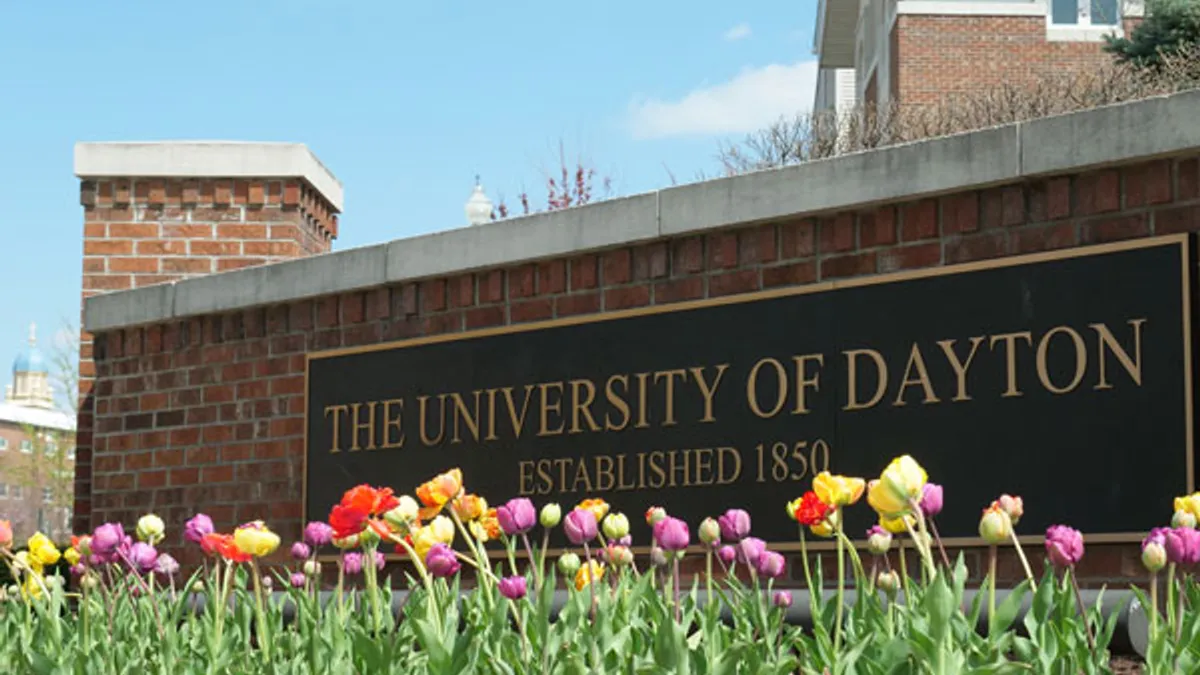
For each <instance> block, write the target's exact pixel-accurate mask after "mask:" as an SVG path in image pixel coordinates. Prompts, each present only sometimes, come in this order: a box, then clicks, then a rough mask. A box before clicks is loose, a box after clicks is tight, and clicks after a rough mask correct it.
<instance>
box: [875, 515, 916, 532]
mask: <svg viewBox="0 0 1200 675" xmlns="http://www.w3.org/2000/svg"><path fill="white" fill-rule="evenodd" d="M906 522H907V523H908V527H905V525H904V524H905V523H906ZM879 526H880V527H882V528H883V529H885V530H887V531H888V532H890V533H892V534H905V533H906V532H908V529H909V528H910V527H911V528H912V529H913V531H914V532H915V531H916V529H917V519H916V518H914V517H913V516H911V515H909V516H901V517H899V518H884V517H883V516H880V517H879Z"/></svg>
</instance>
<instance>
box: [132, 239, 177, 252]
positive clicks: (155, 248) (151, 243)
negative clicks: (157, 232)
mask: <svg viewBox="0 0 1200 675" xmlns="http://www.w3.org/2000/svg"><path fill="white" fill-rule="evenodd" d="M137 253H138V255H188V242H186V241H180V240H178V239H159V240H143V241H139V242H138V243H137Z"/></svg>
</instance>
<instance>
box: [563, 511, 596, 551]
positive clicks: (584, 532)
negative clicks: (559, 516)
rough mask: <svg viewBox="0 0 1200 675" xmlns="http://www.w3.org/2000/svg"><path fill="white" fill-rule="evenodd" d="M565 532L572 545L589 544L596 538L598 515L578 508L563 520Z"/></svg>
mask: <svg viewBox="0 0 1200 675" xmlns="http://www.w3.org/2000/svg"><path fill="white" fill-rule="evenodd" d="M563 530H564V531H565V532H566V533H567V539H569V540H570V541H571V543H572V544H575V545H576V546H579V545H581V544H584V543H587V542H589V541H591V540H593V539H595V538H596V515H595V514H594V513H592V512H591V511H589V510H587V509H581V508H576V509H574V510H572V511H571V512H570V513H568V514H567V517H566V518H565V519H563Z"/></svg>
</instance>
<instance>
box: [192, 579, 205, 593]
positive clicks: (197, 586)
mask: <svg viewBox="0 0 1200 675" xmlns="http://www.w3.org/2000/svg"><path fill="white" fill-rule="evenodd" d="M192 592H193V593H203V592H204V582H203V581H201V580H200V579H197V580H196V583H194V584H192Z"/></svg>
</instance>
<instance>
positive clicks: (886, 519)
mask: <svg viewBox="0 0 1200 675" xmlns="http://www.w3.org/2000/svg"><path fill="white" fill-rule="evenodd" d="M864 495H865V497H866V501H867V503H868V504H869V506H870V507H871V508H873V509H874V510H875V511H876V512H877V514H878V515H879V524H878V525H877V526H875V527H872V528H871V530H870V531H869V532H868V533H867V540H866V545H865V547H864V548H863V550H862V551H860V550H858V549H857V548H856V547H855V546H854V544H853V543H852V542H851V540H850V539H849V537H848V536H847V535H846V533H845V532H844V531H843V529H842V527H841V523H842V513H843V511H844V510H845V509H847V508H851V507H853V506H854V505H856V504H858V503H859V502H860V501H861V500H862V499H863V497H864ZM1175 506H1176V513H1175V515H1174V517H1173V522H1172V527H1171V528H1163V529H1157V530H1154V531H1153V532H1151V533H1150V534H1149V535H1148V536H1147V538H1146V540H1145V542H1144V544H1143V561H1144V562H1145V564H1146V567H1147V569H1148V570H1149V571H1150V574H1151V576H1150V580H1151V583H1150V584H1149V588H1150V592H1149V594H1143V593H1142V592H1141V590H1139V589H1135V593H1137V594H1138V597H1139V599H1140V601H1141V602H1142V604H1143V606H1145V607H1154V608H1156V609H1155V611H1153V612H1151V636H1150V646H1149V653H1148V655H1147V664H1146V669H1147V672H1160V673H1168V672H1171V673H1174V672H1180V673H1192V672H1197V670H1198V669H1200V666H1198V665H1197V663H1198V661H1197V659H1198V657H1200V649H1198V648H1200V621H1198V620H1197V618H1198V617H1200V612H1196V611H1195V608H1196V607H1197V606H1198V605H1197V603H1198V602H1200V589H1198V588H1197V586H1196V585H1195V584H1194V583H1193V582H1192V580H1191V577H1190V576H1189V574H1187V573H1180V571H1182V570H1190V569H1191V568H1192V567H1193V566H1194V565H1195V564H1196V563H1197V561H1198V559H1200V531H1197V530H1196V529H1195V526H1196V516H1197V514H1200V493H1198V494H1196V495H1191V496H1188V497H1181V498H1179V499H1177V500H1176V505H1175ZM1023 508H1024V505H1023V504H1022V501H1021V500H1020V498H1018V497H1011V496H1007V495H1002V496H1001V497H1000V498H998V499H997V500H996V501H995V502H993V503H992V504H991V505H990V506H988V508H986V509H985V510H984V511H983V515H982V517H981V519H980V526H979V532H980V535H981V536H982V537H983V538H984V539H985V540H986V541H987V542H988V543H989V545H990V547H989V551H990V556H989V560H990V563H991V564H990V573H989V575H988V577H987V580H986V581H985V582H984V586H983V587H982V588H981V589H980V590H981V592H979V593H976V594H972V597H971V599H970V600H968V599H967V595H968V594H967V593H966V590H967V589H966V579H967V573H966V568H965V566H964V564H963V562H962V560H961V558H960V559H959V560H957V561H953V562H952V561H951V560H949V558H948V557H947V556H946V554H945V551H944V550H943V549H942V547H941V543H940V541H939V539H938V536H937V528H936V517H937V515H938V513H939V512H940V511H941V509H942V488H941V487H940V486H937V485H934V484H932V483H929V482H928V480H927V477H926V474H925V471H924V470H923V469H922V468H921V467H920V465H918V464H917V462H916V461H915V460H913V459H912V458H911V457H908V456H904V457H900V458H897V459H896V460H894V461H893V462H892V463H891V464H890V465H889V466H888V467H887V468H886V469H885V470H884V471H883V472H882V474H881V475H880V476H879V478H878V479H877V480H873V481H871V482H870V483H867V482H866V481H864V480H862V479H859V478H850V477H845V476H834V475H830V474H829V473H827V472H826V473H822V474H820V475H818V476H817V477H816V479H815V480H814V481H813V489H812V490H811V491H809V492H807V493H805V494H804V495H802V496H801V497H799V498H798V499H796V500H795V501H793V502H791V503H789V504H788V505H787V512H788V514H789V515H790V516H791V517H792V518H793V519H795V520H796V521H797V523H798V534H799V539H800V542H801V546H802V551H804V553H803V554H802V555H801V560H802V567H803V573H804V578H805V581H806V583H807V586H808V588H809V589H810V591H811V589H814V588H816V589H820V588H824V587H825V582H826V577H827V576H831V577H832V578H831V580H832V581H833V582H834V584H835V587H836V593H834V594H832V597H824V596H822V594H820V593H812V592H810V593H807V594H805V597H806V600H807V602H808V603H810V604H809V607H808V609H809V612H810V615H811V617H813V621H812V624H813V625H812V627H811V630H801V629H800V628H799V627H798V626H795V625H791V624H789V623H787V622H786V621H784V615H785V609H786V608H787V607H789V606H790V605H791V604H792V602H793V596H792V593H791V592H790V591H787V590H777V589H776V588H775V584H776V581H777V580H778V579H779V578H781V577H782V575H783V574H784V572H785V567H786V564H785V560H784V557H783V556H782V555H781V554H779V553H778V552H775V551H771V550H770V549H769V547H768V546H767V545H766V544H765V543H764V542H763V541H762V540H760V539H757V538H755V537H754V536H753V528H752V522H751V517H750V514H748V513H746V512H745V511H741V510H738V509H730V510H728V511H726V512H725V513H724V514H723V515H721V516H720V517H718V518H708V519H705V520H704V521H703V522H701V523H697V524H694V528H693V526H692V525H689V524H688V523H685V522H683V521H681V520H679V519H677V518H674V517H672V516H671V515H670V514H669V513H668V512H667V511H666V510H664V509H662V508H658V507H652V508H650V509H649V510H648V511H647V512H646V514H645V517H646V520H647V522H648V523H649V524H650V525H651V526H652V532H653V540H652V541H651V542H649V543H650V544H651V549H650V551H651V552H650V555H649V560H645V561H638V560H636V559H635V556H634V555H633V553H632V551H631V546H632V544H633V542H632V541H630V536H629V529H630V528H629V519H628V517H627V516H626V515H625V514H621V513H613V512H610V508H609V505H608V504H607V503H605V502H604V501H602V500H599V499H588V500H585V501H583V502H582V503H580V504H579V505H577V506H575V507H574V508H571V509H570V510H568V511H567V512H566V513H564V509H562V508H561V507H560V506H559V505H557V504H546V505H543V506H542V507H541V509H540V510H539V509H537V508H536V507H535V505H534V504H533V503H532V502H530V501H529V500H527V499H512V500H509V501H508V502H506V503H505V504H503V505H501V506H499V507H496V508H490V507H489V505H488V504H487V502H486V500H485V499H484V498H483V497H481V496H478V495H474V494H471V493H470V492H468V491H467V490H466V489H465V487H464V485H463V477H462V474H461V472H459V471H458V470H452V471H449V472H447V473H445V474H442V475H440V476H437V477H435V478H434V479H432V480H431V481H429V482H428V483H425V484H424V485H422V486H421V487H419V488H418V489H417V491H416V498H415V499H414V498H413V497H410V496H408V495H400V496H397V495H395V494H394V493H393V492H392V490H391V489H389V488H374V487H370V486H366V485H363V486H358V487H356V488H353V489H351V490H349V491H348V492H346V494H345V495H344V497H343V499H342V501H341V503H340V504H338V505H336V506H334V508H333V509H332V511H331V512H330V514H329V519H328V523H319V522H314V523H310V524H309V525H308V526H307V527H306V528H305V532H304V537H303V539H302V541H298V542H295V543H294V544H292V546H291V550H290V553H291V555H292V557H293V558H294V559H295V560H296V564H295V565H294V566H291V567H281V566H278V565H268V564H267V563H266V562H265V561H264V558H269V556H271V555H272V554H273V553H275V551H276V550H277V549H278V548H279V547H280V546H281V541H280V538H279V536H278V535H276V534H275V533H273V532H272V531H271V530H270V529H269V528H268V527H267V526H266V524H264V523H262V522H260V521H256V522H252V523H248V524H245V525H242V526H241V527H238V528H237V529H235V530H234V531H233V532H231V533H221V532H217V531H215V529H214V527H213V523H212V521H211V520H210V519H209V518H208V517H207V516H204V515H203V514H201V515H197V516H195V517H194V518H192V519H191V520H189V521H188V523H187V525H186V528H185V532H184V537H185V538H186V539H187V540H188V541H189V542H192V543H193V544H194V545H197V546H200V547H201V548H202V549H203V550H204V552H205V553H206V554H207V555H208V558H207V562H206V564H205V566H204V568H203V569H201V570H198V571H197V572H196V573H195V574H194V575H192V576H191V577H190V578H188V579H186V580H183V579H179V578H177V576H178V572H179V568H178V564H177V563H175V561H174V560H173V559H172V558H171V557H170V556H168V555H166V554H159V553H158V552H157V551H156V550H155V546H156V545H158V544H159V543H160V542H161V540H162V538H163V530H164V524H163V522H162V521H161V520H160V519H159V518H158V517H157V516H154V515H147V516H144V517H143V518H142V519H141V520H139V522H138V523H137V527H136V532H135V534H136V538H135V537H131V536H127V535H126V533H125V530H124V528H123V526H122V525H121V524H118V523H106V524H104V525H101V526H100V527H98V528H96V530H95V531H94V532H92V533H90V534H89V535H86V536H82V537H76V538H74V539H73V541H72V545H71V547H70V548H68V549H67V550H66V551H59V549H58V548H57V547H56V546H54V544H52V543H51V542H50V541H49V540H48V539H46V538H45V537H44V536H42V535H40V534H35V535H34V536H33V537H31V538H30V539H29V541H28V548H27V550H23V551H20V552H13V551H12V548H11V547H12V543H13V542H12V538H13V537H12V532H11V529H10V528H9V527H8V524H7V523H6V522H4V521H0V551H3V554H4V559H5V561H6V563H7V565H8V567H9V570H10V572H11V574H12V575H13V578H14V579H18V580H19V582H20V583H19V585H14V586H11V587H9V588H8V589H7V592H6V595H7V598H6V600H5V601H4V602H3V603H0V635H3V636H4V639H3V640H0V652H2V654H0V659H2V661H0V662H3V663H5V664H8V667H9V668H10V669H11V670H10V671H9V672H35V673H52V672H87V673H128V672H133V673H141V672H186V673H193V672H194V673H225V672H236V673H343V672H347V673H348V672H364V673H365V672H369V673H411V672H430V673H466V672H471V673H587V672H630V673H632V672H639V673H641V672H647V673H650V672H653V673H658V672H678V673H689V672H695V673H780V674H782V673H794V672H800V673H833V674H838V675H840V674H844V673H845V674H848V673H864V674H875V673H879V674H881V675H882V674H884V673H933V674H937V675H949V674H952V673H1029V672H1034V673H1080V672H1083V673H1101V672H1112V663H1111V658H1110V654H1109V650H1108V645H1109V642H1110V639H1111V637H1112V634H1113V631H1114V628H1115V625H1116V620H1117V613H1116V612H1112V611H1110V612H1108V613H1107V614H1106V613H1105V612H1103V611H1102V609H1101V607H1102V605H1101V603H1100V602H1099V601H1097V602H1096V603H1095V604H1094V605H1092V606H1085V605H1084V603H1083V600H1082V595H1081V594H1080V593H1079V590H1078V586H1077V584H1076V583H1075V580H1074V574H1073V570H1074V566H1075V565H1076V564H1077V563H1078V562H1079V560H1080V559H1081V558H1082V556H1083V555H1084V544H1083V538H1082V536H1081V535H1080V534H1079V532H1077V531H1075V530H1073V529H1071V528H1069V527H1065V526H1055V527H1052V528H1050V530H1049V531H1048V532H1047V533H1046V551H1045V552H1046V556H1047V558H1048V560H1049V563H1050V564H1048V565H1047V566H1046V572H1045V574H1044V575H1043V576H1042V577H1041V578H1040V579H1039V578H1034V575H1033V574H1032V572H1031V571H1030V568H1029V565H1028V563H1027V561H1026V560H1027V559H1026V556H1025V552H1024V551H1022V550H1021V548H1020V544H1019V543H1018V541H1017V539H1016V537H1015V535H1014V534H1013V526H1014V525H1015V524H1016V523H1017V522H1018V521H1019V520H1020V518H1021V516H1022V513H1023ZM559 527H561V528H562V530H563V534H564V535H565V536H566V538H567V539H568V540H569V541H570V542H571V544H572V546H573V548H574V550H572V551H569V552H566V553H564V554H562V555H561V556H559V557H557V559H556V560H547V551H548V549H549V534H550V532H551V531H552V530H554V529H556V528H559ZM810 537H820V538H828V539H832V540H833V541H834V542H835V543H836V550H837V556H836V570H834V571H833V572H832V574H831V575H829V573H827V571H825V570H822V569H821V565H820V563H819V560H816V559H814V558H811V557H810V556H809V555H808V554H807V551H806V550H805V547H807V544H808V541H809V538H810ZM488 542H499V543H500V544H501V545H502V546H503V553H504V555H502V556H501V557H500V558H497V559H493V558H491V557H490V556H489V555H488V551H487V550H486V548H485V544H487V543H488ZM694 545H698V547H699V549H700V552H699V553H694V551H695V550H696V547H695V546H694ZM1008 545H1012V546H1014V547H1016V549H1017V551H1018V552H1019V554H1020V558H1021V560H1022V561H1023V563H1024V564H1023V567H1024V569H1025V571H1026V575H1027V578H1026V579H1024V580H1022V581H1021V582H1020V583H1019V584H1017V585H1016V586H1015V587H1014V588H1012V589H1011V592H1009V593H1007V594H1005V595H1004V596H1003V598H1002V600H1000V601H999V602H998V601H997V593H996V588H995V584H994V583H993V580H994V579H995V578H996V574H995V561H996V550H997V547H1000V546H1008ZM898 546H899V547H903V546H909V547H911V548H912V549H913V550H915V551H916V552H917V553H918V556H917V560H919V564H918V569H907V568H906V563H905V559H906V556H903V555H901V556H895V555H894V554H893V552H892V551H893V549H894V548H896V547H898ZM329 547H333V548H336V549H338V550H340V551H341V553H340V555H338V556H337V558H336V567H337V569H336V572H337V577H336V579H337V580H336V583H335V584H333V587H332V588H331V589H330V588H323V584H322V581H321V579H322V573H321V572H322V570H321V564H320V563H319V562H318V559H317V554H318V552H319V551H321V550H323V549H328V548H329ZM388 549H394V550H395V551H397V552H399V553H402V554H403V555H404V556H406V558H407V559H408V560H409V561H410V562H411V564H412V566H413V568H414V570H415V573H414V575H413V576H412V577H410V578H409V579H408V580H407V581H408V584H409V586H410V588H411V592H410V593H409V595H408V597H407V600H406V601H405V602H404V604H403V607H402V608H401V609H400V611H398V612H393V611H392V607H393V602H392V600H393V598H392V590H391V584H390V583H382V582H381V580H380V579H379V573H380V571H381V570H382V569H383V568H384V565H383V562H384V559H383V554H382V551H384V550H388ZM689 551H692V552H691V553H689ZM685 555H699V556H702V558H703V562H704V573H703V574H701V575H700V576H699V577H697V578H695V579H693V581H692V583H691V584H690V585H687V586H685V585H684V584H681V578H682V574H681V572H680V560H681V559H682V558H683V557H684V556H685ZM64 559H65V560H66V561H67V562H68V563H70V565H71V574H72V575H74V576H75V577H76V581H77V583H75V584H73V585H72V586H73V587H77V588H78V590H77V591H75V590H72V591H68V590H66V588H67V585H68V584H66V583H65V580H64V579H63V578H62V577H61V576H59V575H58V574H57V573H54V572H52V571H51V570H52V566H54V565H56V564H58V563H59V562H60V560H64ZM893 560H895V561H896V562H895V564H894V565H893V562H892V561H893ZM639 563H640V564H639ZM464 566H468V567H470V568H472V569H473V571H474V573H475V577H476V587H475V588H474V589H473V590H471V591H469V592H461V591H460V583H461V573H462V570H463V568H464ZM1162 570H1166V575H1165V576H1166V592H1165V594H1164V597H1163V598H1159V597H1158V596H1159V593H1158V586H1159V583H1158V582H1159V579H1158V575H1159V573H1160V571H1162ZM352 579H353V580H355V581H357V580H359V579H361V582H362V583H361V588H358V587H354V588H352V586H357V585H358V584H351V583H350V581H351V580H352ZM273 587H278V588H279V589H282V590H283V591H284V592H283V593H274V594H272V593H271V592H270V590H271V589H272V588H273ZM564 587H565V588H566V589H567V594H568V595H567V601H566V603H565V605H563V606H562V607H561V608H559V609H557V610H556V608H554V607H553V604H554V595H555V591H556V590H561V589H562V588H564ZM848 588H854V589H858V590H859V591H861V592H857V593H854V594H853V597H852V598H849V597H847V594H846V590H847V589H848ZM329 594H331V595H332V599H331V600H329V601H328V602H322V600H321V597H322V596H328V595H329ZM201 595H202V596H203V597H205V598H207V600H208V601H206V602H204V603H203V606H202V608H201V609H199V610H197V611H193V608H194V606H195V602H194V600H195V599H196V598H197V597H200V596H201ZM1030 598H1031V607H1030V609H1029V610H1028V611H1027V612H1025V613H1024V616H1023V618H1022V619H1021V620H1020V621H1018V620H1017V617H1018V615H1019V614H1020V610H1021V606H1022V603H1023V602H1025V601H1026V600H1027V599H1030ZM1160 600H1162V602H1161V603H1160ZM723 613H724V614H725V617H724V618H723V616H722V614H723ZM285 614H286V617H285ZM1125 672H1127V671H1125Z"/></svg>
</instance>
